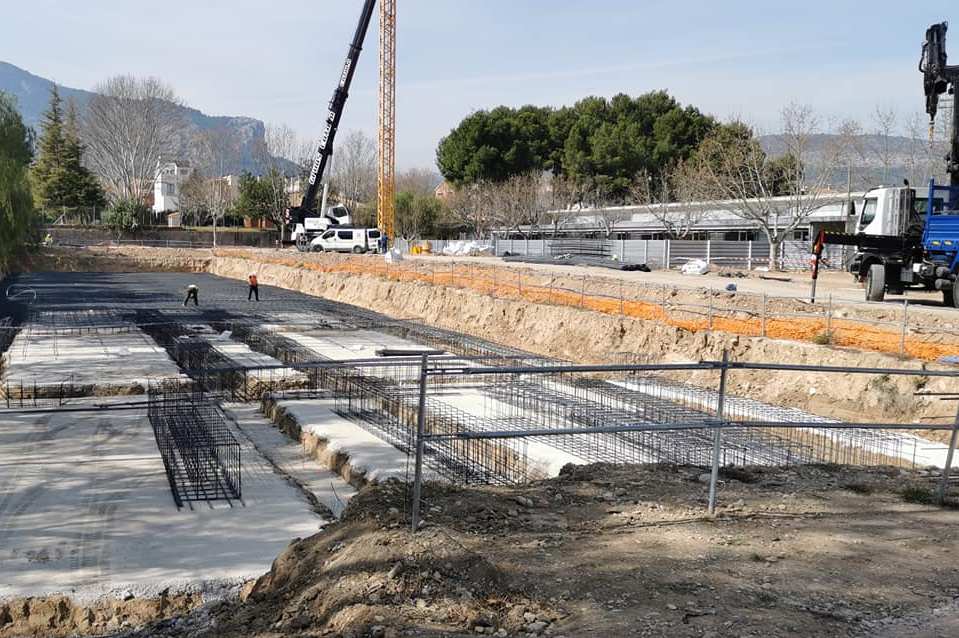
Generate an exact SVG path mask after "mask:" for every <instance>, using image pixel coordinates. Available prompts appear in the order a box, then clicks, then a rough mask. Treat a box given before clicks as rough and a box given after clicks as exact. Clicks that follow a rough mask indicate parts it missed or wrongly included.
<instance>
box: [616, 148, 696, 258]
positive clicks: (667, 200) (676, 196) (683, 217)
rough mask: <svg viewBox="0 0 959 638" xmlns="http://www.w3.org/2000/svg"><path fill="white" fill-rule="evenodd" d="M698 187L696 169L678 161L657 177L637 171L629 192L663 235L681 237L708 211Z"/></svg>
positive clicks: (674, 237) (691, 229)
mask: <svg viewBox="0 0 959 638" xmlns="http://www.w3.org/2000/svg"><path fill="white" fill-rule="evenodd" d="M701 190H702V189H701V188H700V185H699V175H698V174H697V172H696V171H695V170H694V169H692V168H690V167H688V166H686V164H682V163H681V164H677V165H675V166H670V167H667V168H666V169H664V170H663V171H661V172H660V174H659V175H658V176H657V177H653V176H652V175H650V174H649V173H646V172H643V173H640V174H639V175H638V176H637V177H636V179H635V181H634V182H633V185H632V186H631V188H630V195H631V197H632V199H633V201H635V202H636V203H637V204H641V205H644V206H645V210H646V212H648V213H649V214H650V215H652V216H653V218H654V219H655V220H656V221H657V222H659V224H660V225H661V226H662V227H663V231H664V232H665V234H666V236H667V237H669V238H670V239H683V238H685V237H688V236H689V235H690V233H691V232H692V231H693V230H694V229H695V228H696V227H697V226H699V225H700V224H701V223H702V222H703V221H704V220H705V219H706V217H707V216H708V214H709V205H708V204H706V203H705V200H704V198H703V197H702V193H701Z"/></svg>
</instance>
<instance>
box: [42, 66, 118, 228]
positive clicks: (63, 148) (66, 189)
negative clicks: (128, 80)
mask: <svg viewBox="0 0 959 638" xmlns="http://www.w3.org/2000/svg"><path fill="white" fill-rule="evenodd" d="M40 127H41V132H40V139H39V141H38V143H37V161H36V162H35V163H34V165H33V183H34V190H35V193H36V198H37V201H38V203H39V204H40V206H41V208H45V209H58V208H61V207H69V208H75V207H80V206H103V205H104V204H105V203H106V201H105V198H104V195H103V189H101V188H100V185H99V184H98V183H97V180H96V178H95V177H94V176H93V174H92V173H90V171H89V170H88V169H87V168H86V167H84V166H83V152H84V145H83V142H82V141H81V140H80V133H79V126H78V121H77V111H76V106H75V105H74V104H73V101H72V100H71V101H70V102H69V103H68V105H67V112H66V116H65V117H64V111H63V100H62V98H61V97H60V92H59V91H58V90H57V87H56V85H54V86H53V88H51V90H50V106H49V108H48V109H47V111H46V112H45V113H44V114H43V121H42V122H41V124H40Z"/></svg>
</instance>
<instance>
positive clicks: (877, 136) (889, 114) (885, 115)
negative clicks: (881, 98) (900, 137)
mask: <svg viewBox="0 0 959 638" xmlns="http://www.w3.org/2000/svg"><path fill="white" fill-rule="evenodd" d="M896 120H897V116H896V111H895V109H893V108H892V107H883V106H881V105H876V108H875V110H874V111H873V114H872V123H873V126H874V133H873V139H872V140H871V144H870V149H869V150H870V155H871V156H872V157H873V158H875V161H876V162H877V163H878V164H879V166H880V168H881V169H882V172H881V173H880V179H879V182H880V183H881V184H885V185H887V186H888V185H889V180H890V178H891V176H890V172H891V170H892V166H893V163H894V161H895V158H896V152H895V148H894V144H893V137H894V136H895V133H896Z"/></svg>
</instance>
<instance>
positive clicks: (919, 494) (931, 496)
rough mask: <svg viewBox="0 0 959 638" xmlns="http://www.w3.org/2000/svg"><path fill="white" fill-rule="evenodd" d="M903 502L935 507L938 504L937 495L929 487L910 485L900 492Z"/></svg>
mask: <svg viewBox="0 0 959 638" xmlns="http://www.w3.org/2000/svg"><path fill="white" fill-rule="evenodd" d="M900 495H901V496H902V500H904V501H906V502H907V503H915V504H916V505H933V504H935V502H936V495H935V493H934V492H933V491H932V490H931V489H929V488H928V487H921V486H919V485H910V486H909V487H906V488H903V490H902V492H900Z"/></svg>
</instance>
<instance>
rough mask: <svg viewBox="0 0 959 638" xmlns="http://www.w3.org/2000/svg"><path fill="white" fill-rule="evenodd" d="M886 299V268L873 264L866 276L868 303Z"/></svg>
mask: <svg viewBox="0 0 959 638" xmlns="http://www.w3.org/2000/svg"><path fill="white" fill-rule="evenodd" d="M885 297H886V267H885V266H883V265H882V264H873V265H872V266H870V267H869V274H867V275H866V301H882V300H883V299H885Z"/></svg>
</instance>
